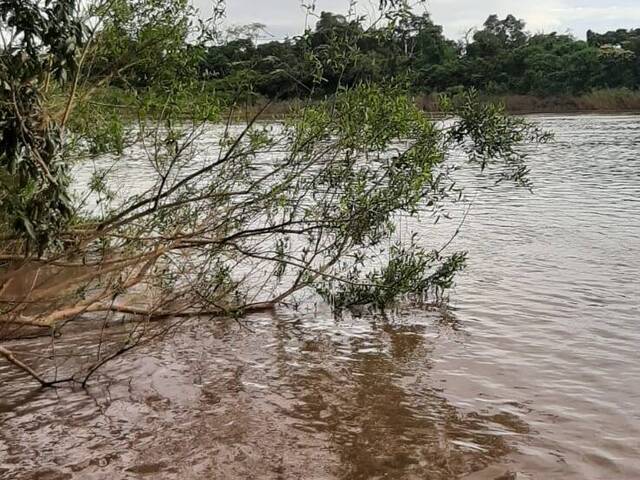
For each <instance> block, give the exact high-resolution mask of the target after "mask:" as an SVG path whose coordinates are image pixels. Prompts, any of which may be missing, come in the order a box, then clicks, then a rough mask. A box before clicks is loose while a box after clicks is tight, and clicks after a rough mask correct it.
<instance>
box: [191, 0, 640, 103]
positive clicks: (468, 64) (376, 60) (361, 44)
mask: <svg viewBox="0 0 640 480" xmlns="http://www.w3.org/2000/svg"><path fill="white" fill-rule="evenodd" d="M387 20H388V22H387V23H384V24H378V25H377V26H373V27H369V28H367V27H366V26H365V21H364V20H363V19H357V18H355V19H348V18H345V17H344V16H341V15H335V14H332V13H328V12H323V13H322V14H321V15H320V18H319V20H318V22H317V24H316V26H315V29H314V30H312V31H309V32H307V33H305V34H304V35H302V36H300V37H297V38H293V39H288V40H285V41H282V42H278V41H273V42H268V43H256V42H255V41H254V38H253V37H252V35H251V30H245V31H243V32H238V34H237V35H236V37H235V38H232V39H231V40H229V41H226V42H225V43H224V44H221V45H215V46H210V47H209V48H208V49H206V51H205V52H203V55H202V59H201V61H200V77H201V78H203V79H207V80H211V81H212V83H213V84H214V85H215V86H216V87H217V88H218V89H220V90H223V91H231V90H233V89H235V88H237V86H238V84H239V82H241V83H242V84H243V85H244V86H245V87H246V88H247V89H249V90H250V91H252V92H254V93H255V94H259V95H263V96H265V97H268V98H291V97H298V96H306V95H307V94H308V92H309V91H313V92H315V93H316V94H318V95H323V94H330V93H331V92H334V91H335V88H336V86H337V85H338V84H340V85H354V84H357V83H359V82H363V81H370V82H381V81H384V80H386V79H389V78H403V79H404V80H405V81H406V83H407V85H408V86H409V87H410V88H411V89H412V90H413V91H414V92H416V93H427V94H428V93H433V92H450V91H457V90H461V89H468V88H475V89H478V90H479V91H482V92H485V93H487V94H497V95H501V94H520V95H536V96H549V95H582V94H586V93H589V92H591V91H592V90H597V89H620V88H624V89H637V88H638V86H639V85H640V29H638V30H630V31H627V30H617V31H615V32H608V33H606V34H603V35H599V34H596V33H593V32H589V33H588V40H587V41H582V40H577V39H576V38H574V37H572V36H570V35H563V34H558V33H549V34H535V35H532V34H529V33H527V31H526V30H525V23H524V22H523V21H522V20H518V19H516V18H515V17H513V16H512V15H509V16H507V17H506V18H504V19H500V18H498V17H497V16H496V15H491V16H490V17H489V18H488V19H487V20H486V22H485V23H484V27H483V28H482V29H481V30H477V31H475V32H472V33H471V34H470V35H469V37H468V38H467V39H465V40H464V41H459V42H455V41H452V40H449V39H447V38H445V37H444V35H443V31H442V27H441V26H439V25H437V24H435V23H434V22H433V20H432V19H431V17H430V16H429V15H428V14H426V13H425V14H421V15H418V14H415V13H414V12H413V11H410V10H401V11H399V12H395V15H391V16H389V17H388V19H387ZM345 45H347V46H348V48H344V50H343V51H341V52H339V55H338V56H336V53H337V52H336V51H335V50H336V48H337V46H341V47H340V48H343V47H344V46H345ZM309 52H315V53H316V55H310V54H309ZM314 62H320V63H321V65H318V64H317V63H314ZM318 68H322V70H323V72H324V78H323V81H322V82H321V83H320V84H318V83H317V82H315V77H314V74H315V72H316V70H317V69H318Z"/></svg>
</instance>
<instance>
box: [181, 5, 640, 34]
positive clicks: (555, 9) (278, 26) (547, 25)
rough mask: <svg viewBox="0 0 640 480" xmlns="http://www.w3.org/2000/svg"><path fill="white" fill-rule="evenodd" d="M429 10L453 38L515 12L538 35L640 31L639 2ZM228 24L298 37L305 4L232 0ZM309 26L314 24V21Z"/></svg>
mask: <svg viewBox="0 0 640 480" xmlns="http://www.w3.org/2000/svg"><path fill="white" fill-rule="evenodd" d="M306 1H307V2H308V1H310V0H306ZM193 2H194V3H195V5H196V6H197V7H198V8H200V9H201V10H202V11H205V12H206V11H207V10H208V9H209V7H210V5H211V0H193ZM372 2H373V3H372ZM377 2H378V0H359V1H358V7H357V8H358V13H360V14H364V13H366V12H371V11H372V7H371V5H372V4H375V3H377ZM315 3H316V5H317V6H316V12H317V13H318V14H319V13H320V12H321V11H323V10H327V11H332V12H340V13H345V11H346V9H347V7H348V4H349V2H348V0H316V2H315ZM427 8H428V10H429V11H430V12H431V14H432V16H433V19H434V21H435V22H436V23H439V24H441V25H443V26H444V29H445V34H446V35H447V36H448V37H450V38H453V39H458V38H461V37H462V36H463V35H464V32H465V31H467V30H468V29H469V28H471V27H476V26H480V25H481V24H482V23H483V22H484V20H485V19H486V17H487V16H489V15H490V14H491V13H497V14H498V15H500V17H501V18H502V17H504V16H505V15H507V14H508V13H513V14H514V15H516V16H517V17H519V18H522V19H524V20H525V21H526V22H527V29H528V30H529V31H531V32H534V33H535V32H547V33H548V32H552V31H557V32H561V33H566V32H571V33H573V34H574V35H575V36H576V37H579V38H584V37H585V33H586V31H587V29H589V28H591V29H592V30H596V31H606V30H614V29H617V28H637V27H640V0H428V1H427ZM227 19H228V22H229V23H231V24H247V23H253V22H259V23H263V24H265V25H266V26H267V31H268V32H269V33H270V34H272V35H273V36H274V38H275V39H281V38H284V37H285V36H293V35H297V34H299V33H300V32H301V31H302V30H303V29H304V25H305V13H304V10H303V9H302V8H301V0H227ZM310 23H311V25H313V24H314V23H315V19H313V20H311V21H310Z"/></svg>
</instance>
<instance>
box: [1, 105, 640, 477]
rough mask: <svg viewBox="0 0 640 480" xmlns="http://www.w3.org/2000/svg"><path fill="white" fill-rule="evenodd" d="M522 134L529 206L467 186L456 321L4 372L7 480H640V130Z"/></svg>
mask: <svg viewBox="0 0 640 480" xmlns="http://www.w3.org/2000/svg"><path fill="white" fill-rule="evenodd" d="M532 118H533V119H534V120H535V121H537V122H540V123H541V124H542V125H543V126H545V127H546V128H549V129H550V130H553V131H554V132H555V133H556V141H555V142H554V143H553V144H550V145H545V146H543V147H541V148H540V149H537V150H536V151H535V155H534V156H532V158H531V167H532V179H533V181H534V182H535V185H536V188H535V193H534V194H533V195H531V194H529V193H527V192H526V191H523V190H518V189H515V188H513V187H512V186H508V185H502V186H500V187H498V188H497V189H493V190H492V193H489V192H488V191H486V190H484V189H483V188H480V187H482V185H483V182H482V180H480V181H477V180H474V181H471V180H470V179H467V181H468V183H469V185H470V187H471V192H472V193H473V194H474V195H475V193H474V191H473V189H478V194H477V196H475V201H474V203H473V206H472V210H471V213H470V214H469V216H468V218H467V220H466V222H465V225H464V229H463V233H462V234H461V235H460V237H458V239H457V240H456V243H455V246H456V247H457V248H460V249H468V250H469V252H470V265H469V268H468V269H467V271H466V272H465V273H464V274H463V275H462V276H461V277H460V278H459V280H458V284H457V287H456V289H455V290H454V291H453V292H452V294H451V300H452V308H451V311H449V312H447V313H443V312H438V311H430V312H429V311H424V310H419V309H411V308H408V309H406V310H405V311H403V312H401V313H398V314H397V315H395V316H393V317H392V318H390V319H389V318H387V319H385V318H382V317H380V316H378V315H375V314H369V313H366V312H364V315H362V316H359V317H357V316H353V315H344V316H343V317H342V318H335V317H334V316H333V315H332V314H331V313H330V312H329V311H328V310H327V309H326V308H324V307H322V306H320V305H318V306H311V305H308V306H306V308H302V309H301V310H300V311H291V310H279V311H277V312H274V313H265V314H260V315H255V316H251V317H249V318H248V319H246V325H242V324H239V323H237V322H235V321H233V320H223V321H216V322H205V321H191V322H188V323H186V324H184V325H183V326H182V327H181V328H180V329H178V330H176V331H175V332H174V333H173V334H172V336H171V338H169V339H167V341H165V342H158V343H154V344H152V345H148V346H145V347H143V348H141V349H139V350H135V351H133V352H131V353H130V354H128V355H127V356H125V357H122V358H120V359H118V360H116V361H114V363H112V364H110V366H109V367H108V368H107V369H106V370H105V371H104V372H103V373H102V375H101V376H100V377H97V378H96V381H95V382H94V383H93V385H92V387H91V388H89V389H88V390H87V391H84V390H81V389H68V388H63V389H58V390H40V389H37V388H35V387H34V385H33V384H32V383H31V382H29V381H28V380H27V379H26V378H24V377H23V376H22V375H21V374H20V373H17V372H15V371H14V370H13V369H12V368H10V367H9V366H8V365H7V364H5V363H0V381H1V384H0V426H1V427H0V478H2V479H15V480H21V479H25V480H26V479H83V480H84V479H120V478H122V479H138V478H161V479H165V478H166V479H218V478H219V479H249V478H251V479H253V478H256V479H382V478H389V479H454V478H463V479H467V480H485V479H501V480H505V479H516V478H517V479H556V478H557V479H576V480H578V479H588V480H596V479H637V478H640V325H639V324H638V320H639V316H640V273H639V269H640V155H639V153H640V117H637V116H548V117H545V116H537V117H532ZM463 181H464V179H463ZM453 216H454V218H453V220H451V221H450V222H442V223H439V224H438V227H437V229H436V231H435V232H434V231H433V227H432V226H431V225H430V224H429V223H424V225H420V224H419V223H416V224H414V225H413V227H417V228H419V229H422V231H423V233H424V237H425V239H426V238H427V237H428V238H429V240H430V241H438V240H440V239H445V238H448V235H449V234H450V233H451V232H452V231H453V230H455V228H456V227H457V224H458V219H459V217H460V212H454V213H453ZM74 335H75V337H74ZM70 337H72V338H70V340H73V341H74V342H75V343H77V344H79V345H83V348H87V349H90V348H92V344H91V342H92V340H91V338H92V336H91V335H88V334H87V333H83V332H82V331H79V332H76V333H73V334H70ZM12 347H14V348H16V349H18V350H19V351H20V352H22V353H23V354H25V355H32V356H33V355H36V354H45V353H44V352H46V351H47V350H46V347H47V341H46V340H44V339H40V340H33V341H30V342H22V343H21V344H19V345H12Z"/></svg>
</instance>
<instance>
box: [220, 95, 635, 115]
mask: <svg viewBox="0 0 640 480" xmlns="http://www.w3.org/2000/svg"><path fill="white" fill-rule="evenodd" d="M481 99H482V100H483V101H485V102H491V103H503V104H504V105H505V107H506V110H507V112H509V113H512V114H515V115H536V114H547V115H552V114H557V115H588V114H601V115H616V114H640V91H638V92H635V91H630V90H602V91H595V92H593V93H589V94H585V95H581V96H549V97H539V96H534V95H482V96H481ZM415 101H416V104H417V105H418V106H419V107H420V108H421V109H422V110H423V111H425V112H427V113H432V114H439V113H441V112H440V109H439V108H438V105H437V99H436V96H435V95H427V96H425V95H418V96H416V98H415ZM301 103H302V100H297V99H294V100H283V101H278V102H273V103H272V104H271V105H269V106H267V107H266V109H265V110H264V111H263V112H262V115H261V117H262V118H268V119H278V118H284V117H287V116H288V115H289V114H290V112H291V110H292V109H293V108H295V107H296V106H300V104H301ZM264 106H265V102H264V101H261V102H257V103H255V104H254V105H252V106H249V107H248V108H247V107H245V108H243V109H242V111H241V112H240V111H239V112H237V114H233V115H232V116H233V118H235V119H241V118H250V117H252V116H253V115H255V114H257V113H258V112H259V111H260V110H261V109H262V108H264Z"/></svg>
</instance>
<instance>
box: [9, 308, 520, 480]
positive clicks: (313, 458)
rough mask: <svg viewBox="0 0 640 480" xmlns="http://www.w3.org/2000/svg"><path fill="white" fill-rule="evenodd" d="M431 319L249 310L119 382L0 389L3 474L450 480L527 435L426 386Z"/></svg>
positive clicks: (157, 349)
mask: <svg viewBox="0 0 640 480" xmlns="http://www.w3.org/2000/svg"><path fill="white" fill-rule="evenodd" d="M434 316H435V317H437V314H433V315H425V314H424V313H423V312H421V317H422V319H421V320H420V321H419V322H418V323H416V322H415V321H414V320H413V319H412V318H405V319H404V320H403V319H397V320H396V321H394V322H392V323H391V322H389V321H386V320H383V319H377V318H366V319H364V318H361V319H352V318H345V319H342V320H340V321H339V322H338V323H333V321H331V322H330V321H329V320H327V321H326V322H324V324H321V323H319V322H318V321H317V315H299V316H296V317H293V316H291V314H289V316H286V315H281V316H279V317H277V318H273V317H258V316H256V317H251V318H250V325H251V331H249V330H247V329H246V328H245V327H242V326H240V325H238V324H236V323H232V322H223V323H222V324H220V323H219V322H216V323H202V322H191V323H190V324H188V325H187V326H185V327H184V328H183V329H182V330H181V331H180V333H178V334H176V335H174V337H173V338H172V341H171V345H166V346H154V347H145V348H144V349H142V350H139V351H137V352H136V353H134V354H133V355H131V356H130V357H129V358H128V359H126V361H123V362H120V363H118V364H115V365H114V366H113V368H112V369H111V371H113V372H118V373H117V377H113V378H108V377H103V378H102V379H101V382H100V386H99V387H95V388H94V389H92V390H91V391H89V392H87V393H85V392H82V391H77V392H69V391H66V390H65V391H60V392H59V393H58V394H56V392H52V391H45V392H41V391H38V390H31V392H26V391H25V386H24V384H22V385H20V386H19V387H18V386H14V387H11V386H10V385H5V386H4V387H3V410H2V416H3V429H2V433H1V434H0V435H1V438H2V443H1V444H2V446H3V454H4V459H3V463H2V464H1V466H2V469H3V471H4V474H5V476H6V478H24V479H27V478H34V476H37V478H113V476H115V475H117V474H119V472H122V471H124V470H126V472H127V475H130V476H133V477H135V476H136V475H142V474H145V473H148V474H152V473H156V474H158V473H159V472H162V478H344V479H369V478H425V475H428V478H435V479H438V478H442V479H446V478H454V477H456V476H457V475H460V474H463V473H467V472H471V471H475V470H478V469H481V468H483V467H484V466H486V465H488V464H490V463H492V462H494V461H495V460H496V459H499V458H501V457H503V456H504V455H506V454H507V453H508V452H509V451H510V449H511V447H510V445H509V443H508V442H507V441H506V439H507V438H509V437H510V436H513V435H520V434H525V433H527V431H528V429H527V426H526V424H525V423H524V422H523V421H522V420H521V419H519V418H518V416H517V415H515V414H511V413H507V412H501V413H487V412H473V411H469V412H463V411H461V410H459V409H457V408H456V407H454V406H453V405H452V404H451V403H449V402H448V401H447V400H446V399H445V398H444V396H443V395H442V392H441V388H437V387H434V386H433V382H432V381H431V378H430V369H431V368H432V363H431V361H432V360H431V353H432V350H433V344H434V342H437V341H438V337H439V336H440V334H441V332H440V331H439V330H440V328H441V327H439V326H438V323H437V321H434V320H433V317H434ZM326 317H327V318H330V316H329V315H328V314H327V315H326ZM427 319H430V320H431V321H430V322H429V321H427ZM442 328H445V329H446V328H448V327H442ZM2 374H3V378H5V375H8V374H9V372H8V371H5V370H3V371H2ZM74 476H75V477H74Z"/></svg>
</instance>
